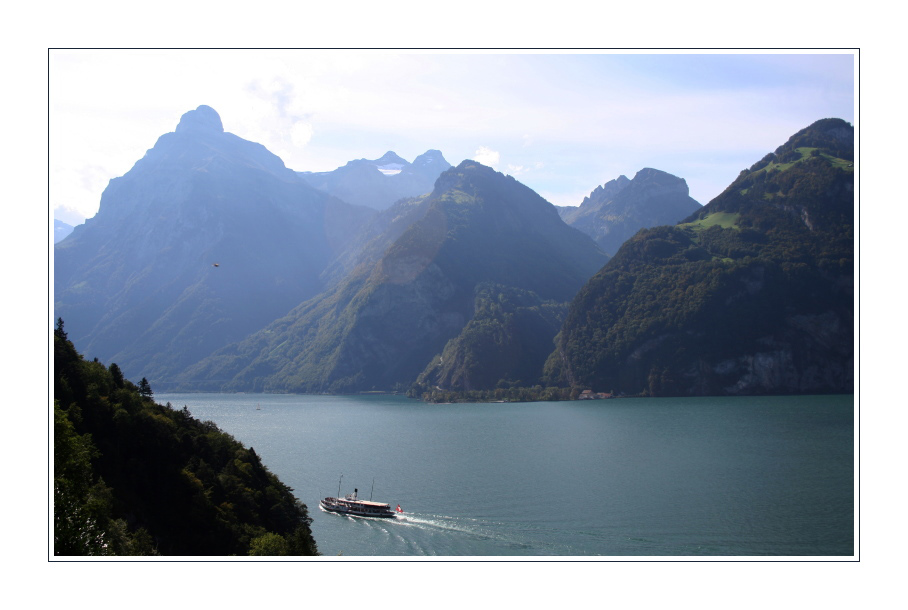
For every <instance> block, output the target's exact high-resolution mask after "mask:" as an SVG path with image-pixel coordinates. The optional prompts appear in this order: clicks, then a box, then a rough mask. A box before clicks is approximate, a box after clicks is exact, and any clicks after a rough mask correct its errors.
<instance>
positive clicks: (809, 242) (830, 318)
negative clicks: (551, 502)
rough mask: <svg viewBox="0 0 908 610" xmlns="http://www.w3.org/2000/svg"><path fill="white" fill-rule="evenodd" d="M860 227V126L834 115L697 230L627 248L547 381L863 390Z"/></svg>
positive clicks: (549, 367) (764, 167) (704, 212)
mask: <svg viewBox="0 0 908 610" xmlns="http://www.w3.org/2000/svg"><path fill="white" fill-rule="evenodd" d="M629 188H630V186H626V187H625V188H624V189H623V190H622V191H621V193H624V192H626V191H627V190H628V189H629ZM619 196H620V193H619ZM853 222H854V169H853V128H852V127H851V125H849V124H848V123H846V122H845V121H842V120H840V119H824V120H822V121H818V122H816V123H814V124H813V125H811V126H809V127H807V128H805V129H803V130H801V131H800V132H798V133H797V134H795V135H794V136H792V137H791V139H790V140H789V141H788V142H787V143H786V144H784V145H783V146H780V147H779V148H778V149H777V150H776V151H775V153H771V154H769V155H767V156H766V157H765V158H764V159H763V160H761V161H760V162H758V163H756V164H755V165H754V166H753V167H751V168H750V169H749V170H745V171H743V172H741V175H740V176H739V177H738V179H736V180H735V181H734V182H733V183H732V184H731V185H730V186H729V187H728V188H727V189H726V190H725V191H724V192H723V193H722V194H721V195H719V196H718V197H716V198H715V199H714V200H713V201H711V202H710V203H709V204H708V205H706V206H704V207H703V208H702V209H700V210H698V211H697V212H696V213H694V214H693V215H691V216H689V217H688V218H686V219H685V222H683V223H680V224H678V225H676V226H672V227H669V226H663V227H656V228H652V229H648V230H644V231H641V232H640V233H638V234H637V235H635V236H634V237H632V238H631V239H630V240H628V241H627V242H625V244H624V245H623V246H622V247H621V249H620V250H619V251H618V252H617V254H616V255H615V256H614V257H613V258H612V260H610V261H609V263H608V264H607V265H605V266H604V267H603V269H602V270H601V271H600V272H599V273H597V274H596V275H595V276H594V277H593V278H592V279H591V280H590V281H589V282H588V283H587V285H586V286H584V287H583V289H581V290H580V292H579V293H578V295H577V297H576V298H575V299H574V301H573V303H572V304H571V307H570V310H569V311H568V314H567V316H566V319H565V323H564V325H563V326H562V329H561V332H560V334H559V336H558V340H557V349H556V351H555V352H554V353H553V354H552V355H551V356H550V357H549V360H548V361H547V363H546V371H547V376H548V377H547V378H548V382H549V383H551V384H554V383H558V382H561V383H569V384H571V385H574V386H578V387H592V388H593V389H594V390H597V391H614V392H624V393H627V394H647V395H653V396H664V395H682V396H684V395H736V394H789V393H831V392H835V393H850V392H853V391H854V235H853Z"/></svg>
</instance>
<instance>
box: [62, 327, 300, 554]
mask: <svg viewBox="0 0 908 610" xmlns="http://www.w3.org/2000/svg"><path fill="white" fill-rule="evenodd" d="M292 492H293V490H292V489H290V488H289V487H287V486H286V485H284V484H283V483H281V482H280V481H279V480H278V478H277V477H276V476H275V475H274V474H272V473H271V472H270V471H269V470H268V468H267V467H266V466H265V465H264V464H262V462H261V460H260V459H259V457H258V455H257V454H256V453H255V450H254V449H253V448H252V447H249V448H246V447H244V446H243V445H242V444H240V443H239V442H238V441H236V440H235V439H234V438H233V437H231V436H230V435H229V434H226V433H225V432H223V431H221V430H219V429H218V427H217V426H216V425H215V424H214V423H212V422H207V421H206V422H203V421H199V420H197V419H195V418H194V417H192V415H191V414H190V413H189V411H188V410H187V409H186V408H185V407H184V408H183V409H182V410H177V409H174V408H171V406H170V405H167V406H162V405H158V404H156V403H155V402H154V400H153V398H152V390H151V387H150V386H149V384H148V382H147V381H146V380H145V379H144V378H143V379H142V382H141V383H140V384H138V385H136V384H134V383H132V382H130V381H128V380H126V379H124V378H123V374H122V372H121V370H120V368H119V367H118V366H117V365H116V364H111V365H110V366H109V367H105V366H104V365H103V364H102V363H100V362H98V361H97V360H94V361H88V360H85V359H84V358H83V357H82V355H81V354H79V353H78V352H77V351H76V349H75V347H74V346H73V344H72V342H71V341H69V339H68V338H67V335H66V332H65V331H64V329H63V322H62V320H58V322H57V328H56V330H55V331H54V548H53V552H54V555H181V556H182V555H196V556H197V555H316V554H318V550H317V546H316V543H315V540H313V538H312V533H311V530H310V528H309V525H310V523H311V520H310V518H309V514H308V510H307V508H306V506H305V505H304V504H302V503H301V502H300V501H299V500H297V499H296V498H295V497H294V496H293V493H292Z"/></svg>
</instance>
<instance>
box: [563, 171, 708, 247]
mask: <svg viewBox="0 0 908 610" xmlns="http://www.w3.org/2000/svg"><path fill="white" fill-rule="evenodd" d="M689 192H690V191H689V189H688V187H687V182H685V181H684V180H683V179H682V178H678V177H676V176H672V175H671V174H668V173H666V172H663V171H659V170H657V169H651V168H644V169H642V170H640V171H639V172H637V174H636V175H635V176H634V179H633V180H628V179H627V177H626V176H619V177H618V178H616V179H615V180H611V181H609V182H607V183H605V184H604V185H602V186H599V187H596V189H595V190H593V192H592V193H590V195H589V196H588V197H586V198H585V199H584V200H583V202H582V203H581V204H580V206H579V207H577V208H569V207H566V208H561V209H560V210H559V213H560V214H561V217H562V218H563V219H564V221H565V222H566V223H567V224H569V225H571V226H572V227H574V228H575V229H580V230H581V231H583V232H584V233H586V234H587V235H589V236H590V237H592V238H593V239H594V240H595V241H596V243H597V244H598V245H599V247H600V248H602V251H603V252H605V253H606V254H608V255H610V256H612V255H614V254H615V252H617V251H618V248H620V247H621V244H623V243H624V242H625V241H626V240H628V239H630V238H631V237H632V236H633V235H634V234H635V233H636V232H637V231H639V230H640V229H646V228H649V227H655V226H659V225H670V224H675V223H676V222H679V221H680V220H683V219H684V218H686V217H688V216H689V215H691V214H692V213H693V212H695V211H696V210H698V209H699V208H700V204H699V203H697V202H696V201H695V200H694V199H691V197H690V195H689Z"/></svg>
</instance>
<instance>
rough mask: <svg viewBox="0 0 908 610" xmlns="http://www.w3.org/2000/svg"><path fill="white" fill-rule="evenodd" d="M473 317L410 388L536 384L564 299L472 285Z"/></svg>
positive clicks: (563, 310)
mask: <svg viewBox="0 0 908 610" xmlns="http://www.w3.org/2000/svg"><path fill="white" fill-rule="evenodd" d="M474 307H475V309H474V314H473V318H472V319H471V320H470V321H469V322H468V323H467V325H466V326H464V328H463V330H462V331H461V332H460V334H458V335H457V337H455V338H453V339H451V340H450V341H448V343H447V345H445V348H444V351H443V352H442V353H441V354H440V355H439V356H437V357H436V358H433V359H432V362H431V363H429V365H428V366H427V367H426V369H425V371H423V372H422V374H421V375H420V376H419V378H418V379H417V383H416V384H415V386H414V388H412V390H411V394H412V395H414V396H423V395H424V393H425V392H427V391H431V390H433V389H442V390H449V389H450V390H455V391H460V392H470V391H472V390H489V389H495V388H511V387H525V386H532V385H535V384H536V382H537V381H538V380H539V377H540V371H541V370H542V366H543V364H544V363H545V360H546V357H547V356H548V355H549V353H551V351H552V338H553V337H554V336H555V334H556V333H557V332H558V329H559V327H560V326H561V322H562V321H563V320H564V314H565V313H566V311H567V303H563V302H556V301H543V300H542V299H540V298H539V297H538V296H537V295H536V293H534V292H530V291H528V290H521V289H519V288H514V287H510V286H502V285H500V284H480V285H479V286H477V288H476V297H475V306H474Z"/></svg>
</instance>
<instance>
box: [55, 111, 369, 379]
mask: <svg viewBox="0 0 908 610" xmlns="http://www.w3.org/2000/svg"><path fill="white" fill-rule="evenodd" d="M373 214H374V212H373V211H372V210H369V209H366V208H359V207H356V206H352V205H349V204H346V203H344V202H342V201H340V200H338V199H335V198H332V197H330V196H329V195H326V194H324V193H322V192H320V191H317V190H316V189H314V188H312V187H311V186H309V185H308V184H307V183H306V182H305V181H303V180H302V179H301V178H299V177H298V176H297V174H296V173H295V172H293V171H292V170H289V169H287V168H286V167H285V166H284V164H283V162H282V161H281V160H280V159H279V158H278V157H276V156H274V155H273V154H271V153H270V152H268V151H267V150H266V149H265V147H263V146H261V145H260V144H256V143H253V142H248V141H246V140H243V139H242V138H239V137H237V136H235V135H233V134H230V133H226V132H224V131H223V127H222V124H221V120H220V117H219V116H218V114H217V113H216V112H215V111H214V110H213V109H211V108H209V107H207V106H200V107H199V108H198V109H196V110H193V111H190V112H187V113H186V114H184V115H183V117H182V118H181V119H180V122H179V125H178V126H177V128H176V130H175V131H174V132H173V133H168V134H164V135H163V136H161V137H160V138H159V139H158V141H157V143H155V145H154V147H153V148H152V149H150V150H149V151H148V152H147V153H146V154H145V156H144V157H143V158H142V159H140V160H139V161H138V162H137V163H136V164H135V166H134V167H133V168H132V169H131V170H130V171H129V172H127V173H126V175H124V176H123V177H121V178H116V179H114V180H111V182H110V184H109V185H108V187H107V189H105V191H104V194H103V195H102V197H101V207H100V210H99V212H98V214H97V215H96V216H95V217H94V218H92V219H90V220H88V221H87V222H86V223H85V224H84V225H80V226H78V227H76V228H75V230H74V231H73V233H72V235H70V236H69V237H68V238H67V239H65V240H63V241H62V242H60V243H59V244H56V246H55V254H54V302H55V305H54V310H55V314H56V315H57V316H59V317H62V318H64V319H65V320H66V324H67V328H68V329H70V336H71V337H72V338H73V340H74V341H76V342H78V344H80V345H82V346H84V348H83V349H84V350H85V352H86V353H87V354H91V356H95V357H98V358H101V359H103V360H105V361H108V362H109V361H115V362H117V363H118V364H119V365H120V366H121V367H122V369H123V370H124V372H127V374H129V375H132V376H136V375H142V376H146V377H148V378H149V379H157V380H165V379H168V378H171V377H173V376H174V375H176V374H177V373H179V372H182V371H183V370H184V369H185V367H186V366H188V365H190V364H192V363H193V362H196V361H197V360H199V359H200V358H203V357H204V356H207V355H208V354H210V353H211V352H212V351H213V350H215V349H217V348H218V347H221V346H222V345H225V344H227V343H229V342H231V341H237V340H240V339H242V338H243V337H245V336H246V335H248V334H249V333H250V332H253V331H255V330H258V329H259V328H261V327H262V326H264V325H265V324H267V323H269V322H270V321H272V320H273V319H275V318H276V317H277V316H279V315H282V314H284V313H286V312H287V311H288V310H289V309H290V308H292V307H294V306H295V305H297V304H298V303H300V302H301V301H303V300H305V299H307V298H309V297H312V296H314V295H315V294H317V293H318V292H319V291H320V290H321V289H322V288H323V282H322V280H321V279H320V277H319V276H320V274H321V272H322V271H323V270H324V269H325V268H326V267H327V265H328V263H329V262H330V261H331V260H332V259H333V258H334V257H335V256H336V255H337V254H338V253H339V252H341V251H342V250H343V249H344V247H345V246H346V245H347V244H348V243H349V241H350V239H351V238H352V234H353V233H355V231H356V229H357V228H358V227H359V226H361V225H363V224H364V223H365V222H366V221H367V220H368V218H370V217H371V216H372V215H373Z"/></svg>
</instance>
